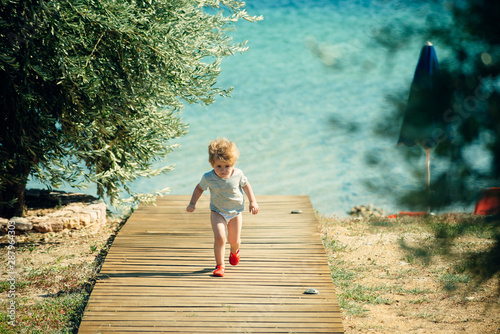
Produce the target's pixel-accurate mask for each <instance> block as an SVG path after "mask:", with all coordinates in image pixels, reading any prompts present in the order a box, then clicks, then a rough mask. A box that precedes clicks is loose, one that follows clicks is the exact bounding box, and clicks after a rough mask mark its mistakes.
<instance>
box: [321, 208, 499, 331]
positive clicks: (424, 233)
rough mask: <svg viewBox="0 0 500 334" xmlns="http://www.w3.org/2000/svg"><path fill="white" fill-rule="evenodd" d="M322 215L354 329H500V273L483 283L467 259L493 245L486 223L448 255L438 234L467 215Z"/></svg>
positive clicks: (335, 272) (347, 321) (346, 325)
mask: <svg viewBox="0 0 500 334" xmlns="http://www.w3.org/2000/svg"><path fill="white" fill-rule="evenodd" d="M318 218H319V220H320V222H321V224H320V228H321V233H322V237H323V242H324V245H325V249H326V251H327V255H328V258H329V262H330V268H331V272H332V278H333V282H334V285H335V286H336V290H337V295H338V299H339V303H340V306H341V309H342V311H343V314H344V328H345V331H346V333H461V332H464V333H500V317H499V314H500V299H499V295H498V292H499V290H498V289H499V279H498V277H495V278H493V279H490V280H488V281H486V282H483V283H482V284H481V285H477V284H476V281H475V280H474V279H473V276H471V275H470V274H469V273H468V272H467V270H465V268H464V266H463V262H462V261H461V260H462V259H463V258H464V256H465V254H466V253H470V252H479V251H482V250H484V249H487V248H488V247H491V246H492V243H493V239H491V237H492V233H493V231H490V230H488V228H486V227H485V228H480V227H481V226H482V225H481V224H480V222H478V224H477V225H474V224H470V225H469V226H468V227H467V229H468V230H467V232H466V233H463V234H462V236H461V237H458V238H456V239H455V243H454V245H453V246H451V247H449V252H446V251H445V249H446V247H441V246H443V245H440V244H439V243H436V238H435V235H436V234H435V233H436V231H441V230H443V229H446V230H447V231H448V233H449V234H452V233H453V231H454V230H455V229H456V228H457V227H458V224H461V223H459V222H460V221H462V219H463V218H464V217H462V216H457V215H442V216H439V217H432V218H428V219H431V221H429V220H427V221H424V219H423V218H409V217H406V218H398V219H387V218H371V219H368V218H365V219H358V220H352V219H335V218H329V217H324V216H318ZM466 218H467V217H466ZM468 219H472V217H468ZM474 219H476V218H474ZM466 220H467V219H466ZM460 226H463V224H462V225H460Z"/></svg>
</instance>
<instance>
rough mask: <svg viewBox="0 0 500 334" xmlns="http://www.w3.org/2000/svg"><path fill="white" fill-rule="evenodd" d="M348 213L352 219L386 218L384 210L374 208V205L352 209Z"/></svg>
mask: <svg viewBox="0 0 500 334" xmlns="http://www.w3.org/2000/svg"><path fill="white" fill-rule="evenodd" d="M347 213H348V214H349V215H350V216H351V217H357V218H360V217H363V218H365V217H384V216H385V213H384V210H382V209H378V208H376V207H374V206H373V204H370V205H369V206H366V205H360V206H355V207H353V208H352V209H351V211H348V212H347Z"/></svg>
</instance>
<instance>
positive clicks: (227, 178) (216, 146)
mask: <svg viewBox="0 0 500 334" xmlns="http://www.w3.org/2000/svg"><path fill="white" fill-rule="evenodd" d="M239 154H240V153H239V152H238V149H237V148H236V145H235V144H234V143H233V142H230V141H228V140H227V139H226V138H220V139H217V140H214V141H211V142H210V145H209V146H208V161H209V162H210V164H211V165H212V167H213V170H211V171H210V172H208V173H205V174H204V175H203V177H202V178H201V181H200V183H198V185H197V186H196V187H195V189H194V191H193V196H192V197H191V202H190V203H189V205H188V206H187V208H186V210H187V211H188V212H193V211H194V210H195V208H196V202H197V201H198V199H199V198H200V196H201V194H202V193H203V192H204V191H205V190H206V189H207V188H210V210H211V212H210V222H211V223H212V230H213V233H214V255H215V261H216V263H217V266H216V267H215V271H214V276H218V277H223V276H224V270H225V266H224V253H225V246H226V239H227V241H228V242H229V244H230V245H231V254H230V255H229V263H231V265H233V266H235V265H237V264H238V263H239V261H240V243H241V239H240V235H241V227H242V223H243V219H242V216H241V212H242V211H243V210H245V206H244V196H243V191H244V192H245V194H246V195H247V196H248V200H249V202H250V204H249V211H250V212H251V213H252V214H254V215H255V214H257V213H258V212H259V205H258V204H257V201H256V199H255V196H254V194H253V191H252V188H251V187H250V183H249V182H248V180H247V178H246V177H245V175H243V172H242V171H241V170H240V169H238V168H236V167H234V165H235V164H236V160H238V157H239ZM226 227H227V238H226Z"/></svg>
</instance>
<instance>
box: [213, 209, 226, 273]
mask: <svg viewBox="0 0 500 334" xmlns="http://www.w3.org/2000/svg"><path fill="white" fill-rule="evenodd" d="M210 221H211V223H212V230H213V232H214V255H215V261H216V262H217V265H218V266H224V253H225V250H226V248H225V247H226V220H225V219H224V217H222V216H221V215H220V214H218V213H217V212H214V211H210Z"/></svg>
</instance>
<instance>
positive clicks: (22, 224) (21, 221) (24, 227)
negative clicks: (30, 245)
mask: <svg viewBox="0 0 500 334" xmlns="http://www.w3.org/2000/svg"><path fill="white" fill-rule="evenodd" d="M9 221H10V222H14V223H15V225H16V231H21V232H28V231H31V229H32V228H33V224H31V223H30V221H29V220H28V219H26V218H23V217H12V218H11V219H9Z"/></svg>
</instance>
